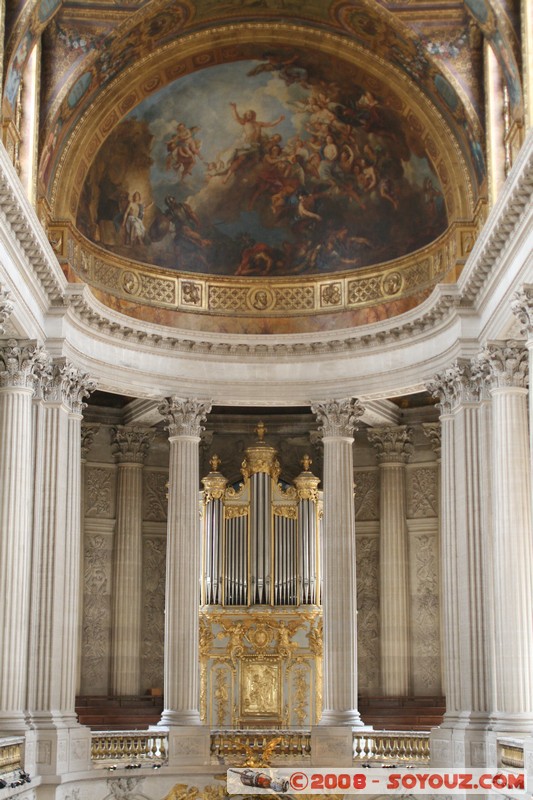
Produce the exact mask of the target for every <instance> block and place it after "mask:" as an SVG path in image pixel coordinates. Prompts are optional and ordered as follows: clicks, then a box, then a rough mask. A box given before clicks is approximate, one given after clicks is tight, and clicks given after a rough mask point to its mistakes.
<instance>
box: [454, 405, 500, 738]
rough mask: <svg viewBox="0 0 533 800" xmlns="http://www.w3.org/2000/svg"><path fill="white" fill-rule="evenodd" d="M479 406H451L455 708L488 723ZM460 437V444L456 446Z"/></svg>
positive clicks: (486, 544) (486, 542) (485, 497)
mask: <svg viewBox="0 0 533 800" xmlns="http://www.w3.org/2000/svg"><path fill="white" fill-rule="evenodd" d="M481 421H482V420H481V406H480V405H479V403H478V402H462V403H461V404H460V405H459V406H458V408H457V410H456V420H455V431H456V436H457V447H456V496H455V499H456V526H457V531H458V536H457V562H458V564H457V568H458V573H459V591H458V597H459V609H460V615H459V660H460V664H461V685H460V689H461V691H460V708H461V710H462V712H463V713H464V714H465V715H466V714H469V721H470V723H472V724H474V723H475V724H488V721H489V714H490V711H491V706H490V702H491V695H490V689H489V687H490V680H491V673H492V670H491V664H490V657H489V650H488V647H489V638H488V637H489V630H488V622H489V607H490V588H491V587H490V576H489V575H488V573H487V565H488V563H489V562H488V558H489V554H490V532H489V531H488V530H487V529H486V527H484V523H485V522H486V520H485V518H484V515H483V512H482V508H483V506H485V505H486V504H487V503H488V502H490V495H489V492H488V486H486V485H485V484H484V480H483V464H482V460H481ZM459 443H461V445H462V446H461V447H459Z"/></svg>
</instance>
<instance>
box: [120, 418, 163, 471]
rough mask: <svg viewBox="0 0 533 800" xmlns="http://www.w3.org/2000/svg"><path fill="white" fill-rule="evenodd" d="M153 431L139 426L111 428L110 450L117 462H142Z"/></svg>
mask: <svg viewBox="0 0 533 800" xmlns="http://www.w3.org/2000/svg"><path fill="white" fill-rule="evenodd" d="M154 435H155V431H152V430H150V428H143V427H141V426H135V427H128V426H127V425H116V426H115V427H113V428H111V451H112V453H113V455H114V456H115V458H116V460H117V463H118V464H131V463H133V464H143V463H144V459H145V458H146V454H147V453H148V448H149V447H150V443H151V442H152V439H153V438H154Z"/></svg>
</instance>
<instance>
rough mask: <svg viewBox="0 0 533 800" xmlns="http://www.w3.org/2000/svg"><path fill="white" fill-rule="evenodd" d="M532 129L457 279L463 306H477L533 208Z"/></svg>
mask: <svg viewBox="0 0 533 800" xmlns="http://www.w3.org/2000/svg"><path fill="white" fill-rule="evenodd" d="M532 195H533V129H531V130H530V131H529V133H528V136H527V137H526V140H525V142H524V145H523V146H522V148H521V150H520V153H519V155H518V158H517V159H516V162H515V164H514V165H513V169H512V170H511V172H510V173H509V176H508V178H507V181H506V183H505V185H504V187H503V189H502V191H501V193H500V195H499V197H498V199H497V201H496V203H495V204H494V206H493V207H492V209H491V212H490V214H489V216H488V218H487V220H486V222H485V225H484V227H483V230H482V231H481V233H480V235H479V236H478V238H477V239H476V242H475V244H474V246H473V248H472V251H471V253H470V256H469V258H468V261H467V263H466V265H465V268H464V269H463V272H462V274H461V277H460V278H459V280H458V287H459V291H460V293H461V305H462V306H466V305H472V306H473V305H475V304H476V301H477V300H478V299H479V296H480V294H481V293H482V291H483V289H484V288H485V286H486V285H487V283H488V281H489V277H490V275H491V273H492V272H493V270H494V267H495V266H496V264H497V262H498V260H499V259H500V257H501V256H502V254H503V252H504V251H505V249H506V246H507V245H508V243H509V241H510V238H511V237H512V235H513V234H514V233H515V231H517V229H518V228H519V227H520V224H521V222H522V221H523V219H524V217H525V216H526V215H527V213H528V212H531V209H532Z"/></svg>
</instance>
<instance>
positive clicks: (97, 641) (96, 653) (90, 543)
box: [81, 534, 113, 695]
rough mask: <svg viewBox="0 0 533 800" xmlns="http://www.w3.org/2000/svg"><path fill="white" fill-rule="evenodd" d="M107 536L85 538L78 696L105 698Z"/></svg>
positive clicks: (108, 620)
mask: <svg viewBox="0 0 533 800" xmlns="http://www.w3.org/2000/svg"><path fill="white" fill-rule="evenodd" d="M112 548H113V542H112V537H111V535H103V534H96V535H91V534H88V535H86V540H85V550H84V595H83V626H82V683H81V691H82V694H95V695H97V694H106V693H107V691H108V666H109V649H110V640H109V639H110V630H111V566H112Z"/></svg>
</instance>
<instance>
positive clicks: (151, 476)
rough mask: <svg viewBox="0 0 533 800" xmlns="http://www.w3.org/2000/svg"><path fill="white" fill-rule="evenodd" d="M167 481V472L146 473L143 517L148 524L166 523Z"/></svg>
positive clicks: (147, 471)
mask: <svg viewBox="0 0 533 800" xmlns="http://www.w3.org/2000/svg"><path fill="white" fill-rule="evenodd" d="M167 481H168V474H167V473H166V472H151V471H150V470H145V471H144V478H143V516H144V519H145V520H146V521H148V522H166V519H167V506H168V501H167Z"/></svg>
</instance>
